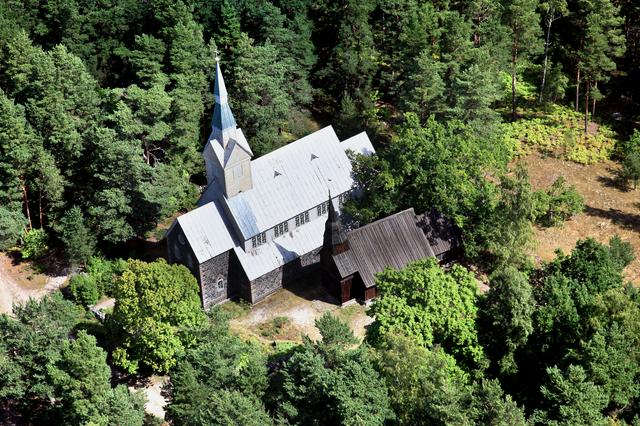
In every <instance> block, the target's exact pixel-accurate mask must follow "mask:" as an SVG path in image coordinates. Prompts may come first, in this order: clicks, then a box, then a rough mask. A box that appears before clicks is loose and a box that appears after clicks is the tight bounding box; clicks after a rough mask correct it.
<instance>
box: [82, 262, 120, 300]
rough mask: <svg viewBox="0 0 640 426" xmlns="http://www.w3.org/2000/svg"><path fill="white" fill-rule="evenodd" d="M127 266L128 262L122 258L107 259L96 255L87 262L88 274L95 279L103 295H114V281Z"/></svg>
mask: <svg viewBox="0 0 640 426" xmlns="http://www.w3.org/2000/svg"><path fill="white" fill-rule="evenodd" d="M126 267H127V262H126V261H124V260H122V259H117V260H106V259H103V258H101V257H96V256H94V257H92V258H91V259H89V262H88V263H87V274H89V275H90V276H91V277H92V278H93V279H94V280H95V282H96V285H97V288H98V292H99V293H100V294H101V295H103V294H104V295H107V296H113V283H114V281H115V279H116V278H117V277H118V276H119V275H121V274H122V272H123V271H124V270H125V269H126Z"/></svg>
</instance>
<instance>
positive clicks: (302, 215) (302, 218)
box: [296, 211, 309, 227]
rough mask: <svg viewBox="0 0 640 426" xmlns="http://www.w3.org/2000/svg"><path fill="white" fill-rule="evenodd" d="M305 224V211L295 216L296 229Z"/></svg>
mask: <svg viewBox="0 0 640 426" xmlns="http://www.w3.org/2000/svg"><path fill="white" fill-rule="evenodd" d="M307 222H309V212H308V211H306V212H304V213H300V214H299V215H298V216H296V227H298V226H301V225H304V224H305V223H307Z"/></svg>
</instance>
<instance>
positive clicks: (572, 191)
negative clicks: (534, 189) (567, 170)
mask: <svg viewBox="0 0 640 426" xmlns="http://www.w3.org/2000/svg"><path fill="white" fill-rule="evenodd" d="M536 198H537V204H538V205H537V207H536V211H537V212H536V221H537V222H538V223H539V224H541V225H543V226H560V225H562V223H563V222H564V221H566V220H567V219H569V218H570V217H571V216H573V215H575V214H578V213H580V212H581V211H582V210H583V209H584V199H583V198H582V195H580V193H579V192H578V190H577V189H576V188H575V186H573V185H568V184H567V181H566V180H565V178H564V177H562V176H560V177H559V178H558V179H556V181H555V182H553V184H552V185H551V187H550V188H549V189H548V190H547V191H543V192H539V193H538V194H536Z"/></svg>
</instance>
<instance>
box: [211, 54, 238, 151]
mask: <svg viewBox="0 0 640 426" xmlns="http://www.w3.org/2000/svg"><path fill="white" fill-rule="evenodd" d="M213 97H214V98H215V102H216V104H215V106H214V107H213V119H212V120H211V130H212V133H211V136H212V137H213V138H215V139H216V140H217V141H218V142H219V143H220V144H221V145H222V147H223V148H226V147H227V143H228V142H229V139H233V138H234V136H235V132H236V127H237V125H236V120H235V118H233V113H232V112H231V107H230V106H229V97H228V95H227V87H226V86H225V84H224V78H223V77H222V70H221V69H220V58H219V57H218V56H216V79H215V82H214V86H213Z"/></svg>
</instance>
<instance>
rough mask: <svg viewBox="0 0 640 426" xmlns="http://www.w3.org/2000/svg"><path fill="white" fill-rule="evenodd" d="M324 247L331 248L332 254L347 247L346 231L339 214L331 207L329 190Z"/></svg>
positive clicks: (340, 251)
mask: <svg viewBox="0 0 640 426" xmlns="http://www.w3.org/2000/svg"><path fill="white" fill-rule="evenodd" d="M323 245H324V248H326V249H329V250H331V253H332V254H338V253H342V252H345V251H347V250H348V249H349V241H348V240H347V233H346V232H344V228H343V227H342V221H341V220H340V216H338V213H337V212H336V209H335V208H334V207H333V202H332V201H331V192H329V217H328V218H327V222H326V223H325V225H324V242H323Z"/></svg>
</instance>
